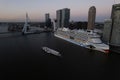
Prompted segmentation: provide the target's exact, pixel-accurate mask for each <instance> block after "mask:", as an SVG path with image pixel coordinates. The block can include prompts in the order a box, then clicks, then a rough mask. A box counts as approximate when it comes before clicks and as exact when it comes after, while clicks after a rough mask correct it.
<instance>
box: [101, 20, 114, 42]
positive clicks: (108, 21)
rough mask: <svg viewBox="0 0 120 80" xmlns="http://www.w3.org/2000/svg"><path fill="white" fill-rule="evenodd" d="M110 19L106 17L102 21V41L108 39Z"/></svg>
mask: <svg viewBox="0 0 120 80" xmlns="http://www.w3.org/2000/svg"><path fill="white" fill-rule="evenodd" d="M111 26H112V20H111V19H106V20H105V22H104V29H103V41H104V42H106V43H109V40H110V32H111Z"/></svg>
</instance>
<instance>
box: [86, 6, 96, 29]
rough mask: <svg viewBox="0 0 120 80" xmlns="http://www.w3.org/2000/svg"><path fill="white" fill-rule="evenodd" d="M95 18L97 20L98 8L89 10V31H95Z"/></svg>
mask: <svg viewBox="0 0 120 80" xmlns="http://www.w3.org/2000/svg"><path fill="white" fill-rule="evenodd" d="M95 18H96V8H95V6H92V7H90V8H89V12H88V27H87V29H88V30H94V27H95Z"/></svg>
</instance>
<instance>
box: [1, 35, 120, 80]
mask: <svg viewBox="0 0 120 80" xmlns="http://www.w3.org/2000/svg"><path fill="white" fill-rule="evenodd" d="M43 46H47V47H49V48H52V49H54V50H57V51H59V52H60V54H61V55H62V57H58V56H55V55H52V54H47V53H45V52H44V51H43V50H42V49H41V48H42V47H43ZM0 76H1V79H0V80H6V79H8V80H9V79H15V80H18V79H20V80H23V79H24V80H29V79H32V80H38V79H39V80H45V79H47V80H51V79H55V80H58V79H59V80H68V79H72V80H88V79H89V80H98V79H100V80H103V79H107V80H108V79H114V80H117V79H118V78H119V79H120V55H118V54H115V53H111V54H104V53H102V52H99V51H91V50H88V49H85V48H82V47H80V46H77V45H75V44H72V43H69V42H67V41H64V40H62V39H59V38H56V37H54V35H53V33H40V34H31V35H24V36H22V35H21V33H6V34H0Z"/></svg>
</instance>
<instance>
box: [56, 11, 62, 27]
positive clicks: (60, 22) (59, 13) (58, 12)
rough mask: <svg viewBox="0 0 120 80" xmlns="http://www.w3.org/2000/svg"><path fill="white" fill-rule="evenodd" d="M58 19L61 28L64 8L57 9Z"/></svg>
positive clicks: (58, 25)
mask: <svg viewBox="0 0 120 80" xmlns="http://www.w3.org/2000/svg"><path fill="white" fill-rule="evenodd" d="M56 18H57V19H56V20H57V23H56V26H57V28H60V27H62V10H57V11H56Z"/></svg>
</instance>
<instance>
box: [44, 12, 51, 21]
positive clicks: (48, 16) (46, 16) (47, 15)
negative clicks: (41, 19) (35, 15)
mask: <svg viewBox="0 0 120 80" xmlns="http://www.w3.org/2000/svg"><path fill="white" fill-rule="evenodd" d="M49 18H50V14H49V13H46V14H45V21H47V20H48V19H49Z"/></svg>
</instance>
